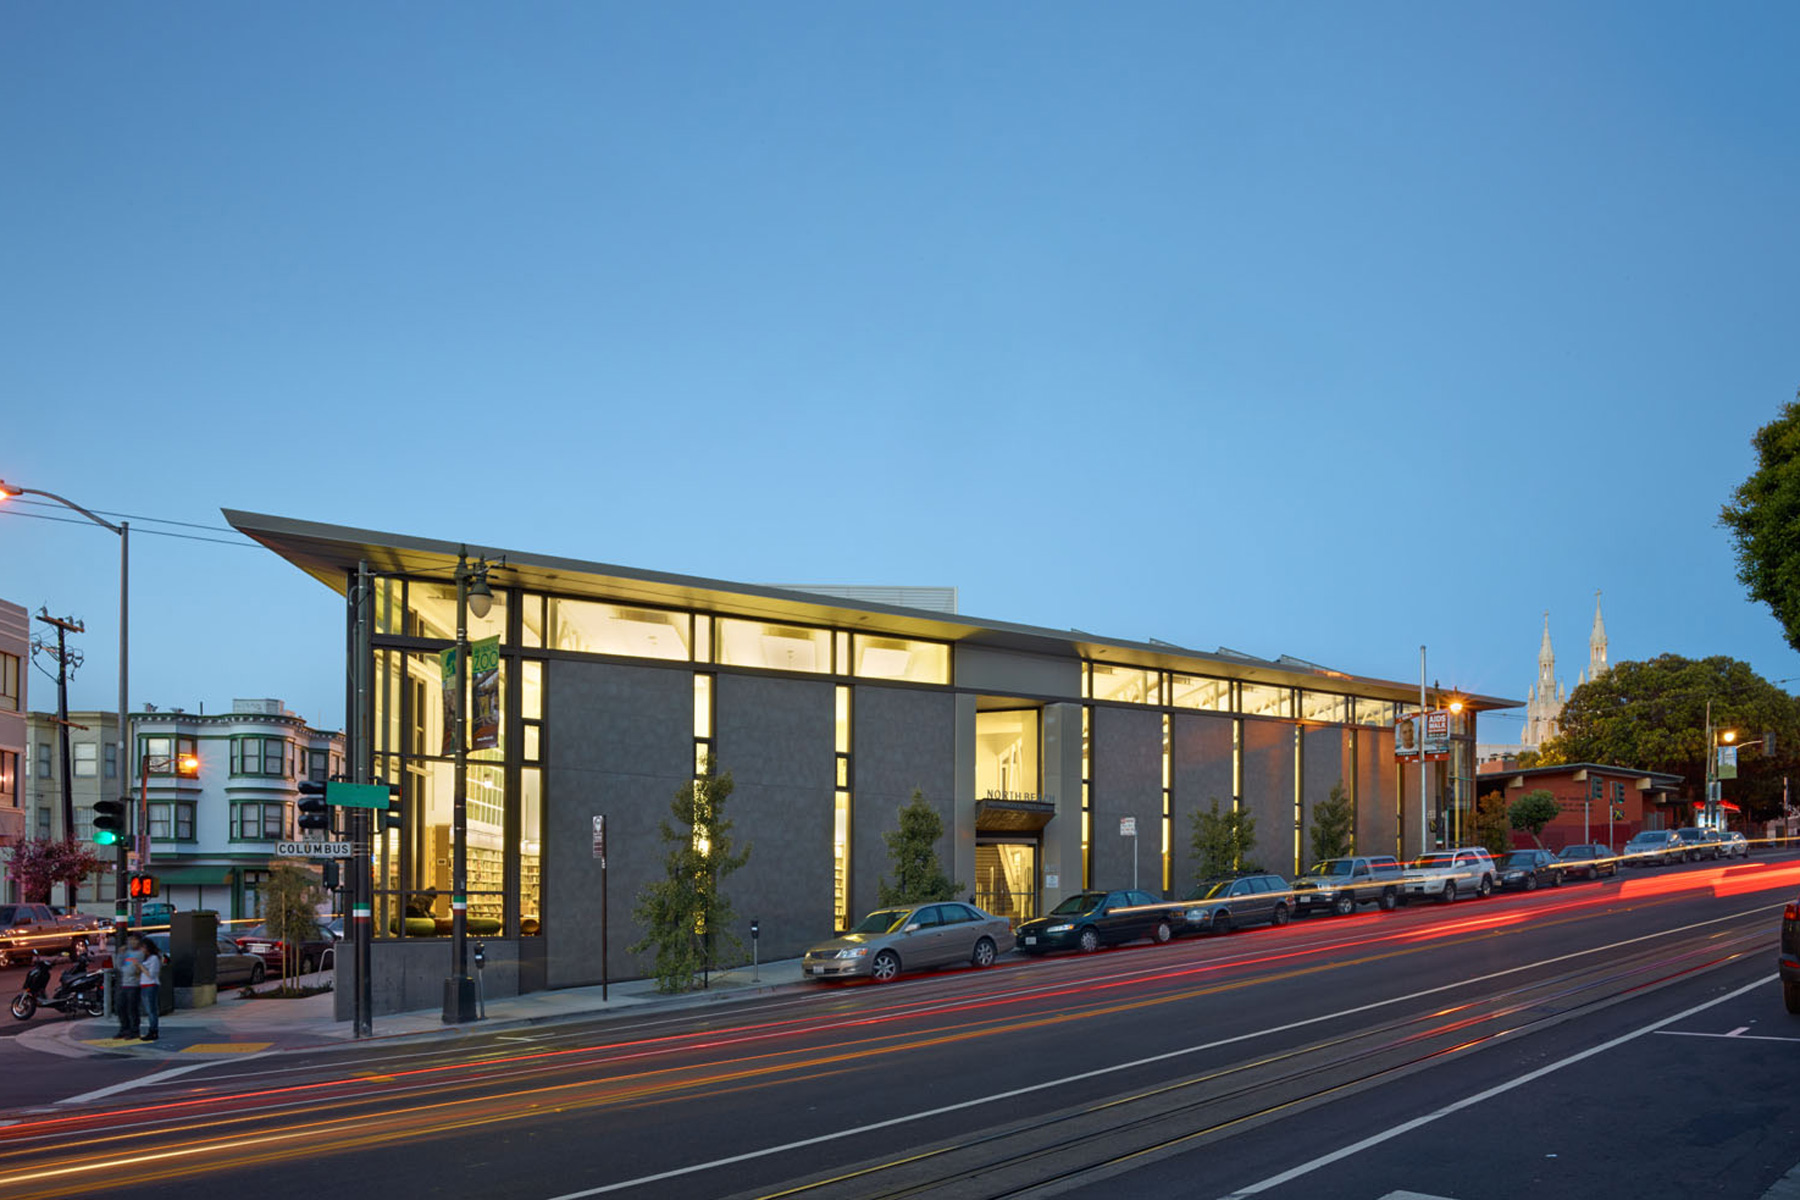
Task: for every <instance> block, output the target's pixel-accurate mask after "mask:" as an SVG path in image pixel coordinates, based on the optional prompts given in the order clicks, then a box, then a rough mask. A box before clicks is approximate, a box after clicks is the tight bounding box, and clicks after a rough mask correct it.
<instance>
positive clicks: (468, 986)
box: [444, 551, 494, 1025]
mask: <svg viewBox="0 0 1800 1200" xmlns="http://www.w3.org/2000/svg"><path fill="white" fill-rule="evenodd" d="M491 565H493V564H491V563H489V562H488V561H487V560H486V559H485V558H479V557H478V558H477V559H476V560H475V563H474V565H473V566H471V565H470V564H469V559H468V555H467V553H466V551H465V552H464V553H460V554H458V555H457V557H456V673H455V677H454V679H453V680H452V684H451V701H450V718H451V728H452V731H451V737H453V738H454V739H455V741H454V742H453V743H452V744H453V746H454V748H455V752H456V774H455V782H454V784H453V787H454V789H455V790H454V793H453V796H452V800H451V803H452V807H451V810H450V977H449V978H448V979H446V980H444V1023H445V1024H446V1025H461V1024H465V1023H467V1022H469V1021H473V1020H476V1019H477V1017H478V1015H479V1014H478V1013H477V1010H476V1006H475V980H474V978H473V977H471V976H470V974H469V939H468V932H469V930H468V919H469V918H468V909H469V796H468V789H469V741H468V707H469V705H468V696H467V695H466V694H465V693H466V690H467V688H468V682H469V613H470V612H474V614H475V616H476V618H477V619H480V618H482V617H485V616H487V614H488V609H489V608H490V607H491V606H492V604H493V602H494V597H493V593H492V592H491V591H489V590H488V582H487V573H488V567H489V566H491Z"/></svg>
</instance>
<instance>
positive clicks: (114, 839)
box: [94, 829, 119, 846]
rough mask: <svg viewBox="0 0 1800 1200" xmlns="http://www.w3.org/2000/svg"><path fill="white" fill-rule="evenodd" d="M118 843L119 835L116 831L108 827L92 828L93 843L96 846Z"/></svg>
mask: <svg viewBox="0 0 1800 1200" xmlns="http://www.w3.org/2000/svg"><path fill="white" fill-rule="evenodd" d="M118 844H119V835H118V834H117V833H114V832H113V831H112V830H110V829H96V830H94V845H96V846H116V845H118Z"/></svg>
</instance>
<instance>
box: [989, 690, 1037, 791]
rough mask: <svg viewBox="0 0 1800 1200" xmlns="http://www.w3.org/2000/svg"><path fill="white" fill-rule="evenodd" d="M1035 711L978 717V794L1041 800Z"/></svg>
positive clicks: (1032, 709)
mask: <svg viewBox="0 0 1800 1200" xmlns="http://www.w3.org/2000/svg"><path fill="white" fill-rule="evenodd" d="M1041 715H1042V714H1041V713H1040V712H1039V710H1037V709H1035V708H1027V709H1017V710H1012V711H1008V712H982V713H976V714H975V795H976V796H977V797H982V796H993V797H996V798H1000V799H1027V800H1036V799H1037V798H1038V722H1039V718H1040V717H1041Z"/></svg>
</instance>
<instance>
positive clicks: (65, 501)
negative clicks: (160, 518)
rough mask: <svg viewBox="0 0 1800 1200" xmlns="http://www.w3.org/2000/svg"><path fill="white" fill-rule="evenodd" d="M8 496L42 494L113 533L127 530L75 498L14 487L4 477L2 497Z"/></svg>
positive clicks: (1, 484) (35, 489)
mask: <svg viewBox="0 0 1800 1200" xmlns="http://www.w3.org/2000/svg"><path fill="white" fill-rule="evenodd" d="M6 496H42V497H44V499H46V500H54V501H56V502H57V503H58V504H60V505H62V506H63V507H64V508H68V509H73V510H74V511H76V512H78V513H80V514H81V515H82V516H84V517H86V518H87V519H88V520H90V521H92V522H93V523H94V524H96V525H102V526H105V527H106V528H107V529H109V530H111V531H112V532H113V533H120V534H122V533H124V532H125V530H124V528H123V527H122V526H119V525H114V524H113V523H112V522H111V521H108V520H107V519H106V518H105V517H100V516H95V515H94V514H93V513H91V512H89V511H88V510H87V509H85V508H83V507H81V505H79V504H77V503H75V502H74V501H73V500H70V499H69V498H68V497H66V496H59V495H57V494H56V493H55V492H46V491H44V490H43V489H42V488H28V487H14V486H13V485H11V484H10V483H7V482H6V481H5V480H4V479H0V498H4V497H6Z"/></svg>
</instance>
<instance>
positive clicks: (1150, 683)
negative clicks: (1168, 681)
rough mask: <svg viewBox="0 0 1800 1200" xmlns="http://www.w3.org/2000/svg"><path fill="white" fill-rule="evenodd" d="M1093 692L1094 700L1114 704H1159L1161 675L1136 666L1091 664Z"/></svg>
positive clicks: (1160, 699)
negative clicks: (1109, 701) (1108, 701)
mask: <svg viewBox="0 0 1800 1200" xmlns="http://www.w3.org/2000/svg"><path fill="white" fill-rule="evenodd" d="M1093 667H1094V670H1093V675H1094V681H1093V692H1094V699H1096V700H1111V701H1112V702H1114V703H1115V704H1160V703H1162V697H1161V688H1160V687H1159V686H1158V685H1159V683H1160V682H1161V676H1160V675H1159V674H1158V673H1157V672H1155V671H1142V670H1139V669H1138V668H1136V667H1113V666H1108V665H1107V664H1105V663H1095V664H1093Z"/></svg>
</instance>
